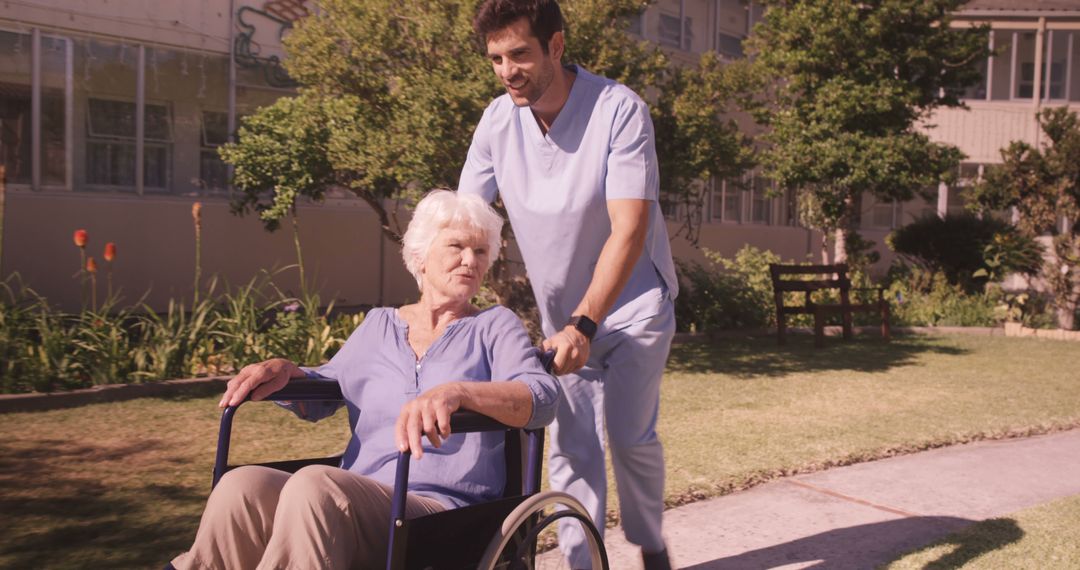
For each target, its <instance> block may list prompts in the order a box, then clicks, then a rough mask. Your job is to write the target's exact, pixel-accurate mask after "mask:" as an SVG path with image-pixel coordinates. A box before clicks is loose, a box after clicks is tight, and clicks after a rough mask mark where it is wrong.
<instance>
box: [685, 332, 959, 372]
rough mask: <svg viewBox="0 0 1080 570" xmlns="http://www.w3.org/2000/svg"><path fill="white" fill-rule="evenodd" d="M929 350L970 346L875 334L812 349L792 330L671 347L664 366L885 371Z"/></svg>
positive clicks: (810, 340) (948, 352) (938, 351)
mask: <svg viewBox="0 0 1080 570" xmlns="http://www.w3.org/2000/svg"><path fill="white" fill-rule="evenodd" d="M927 353H932V354H945V355H950V356H963V355H965V354H968V353H969V351H968V350H966V349H962V348H957V347H955V346H948V345H945V344H943V343H942V342H941V341H940V340H939V339H931V338H926V337H901V338H897V339H893V340H892V341H890V342H886V341H884V340H882V339H880V338H874V337H868V338H855V339H853V340H851V341H843V340H841V339H839V338H836V337H829V338H827V339H826V344H825V347H823V348H814V339H813V337H812V336H810V335H792V336H791V337H789V339H788V344H787V345H786V346H778V345H777V344H776V339H775V337H735V338H719V339H715V340H709V341H704V342H688V343H684V344H679V345H675V346H673V347H672V348H671V358H670V359H668V370H670V371H672V372H691V373H720V374H728V375H731V376H735V377H738V378H754V377H760V376H785V375H788V374H792V373H797V372H820V371H843V370H850V371H856V372H883V371H886V370H889V369H891V368H895V367H898V366H906V365H909V364H911V363H913V362H915V361H916V359H917V357H918V356H919V355H921V354H927Z"/></svg>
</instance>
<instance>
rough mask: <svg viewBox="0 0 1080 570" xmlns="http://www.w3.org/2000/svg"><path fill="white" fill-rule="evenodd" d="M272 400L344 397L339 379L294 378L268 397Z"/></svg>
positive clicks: (313, 399) (316, 399)
mask: <svg viewBox="0 0 1080 570" xmlns="http://www.w3.org/2000/svg"><path fill="white" fill-rule="evenodd" d="M266 399H267V400H268V401H271V402H290V401H292V402H313V401H334V400H342V399H344V398H343V397H342V395H341V386H340V385H338V383H337V380H314V379H311V378H294V379H292V380H290V381H289V383H288V384H286V385H285V387H284V388H282V389H280V390H278V391H277V392H274V393H273V394H270V395H269V396H267V397H266Z"/></svg>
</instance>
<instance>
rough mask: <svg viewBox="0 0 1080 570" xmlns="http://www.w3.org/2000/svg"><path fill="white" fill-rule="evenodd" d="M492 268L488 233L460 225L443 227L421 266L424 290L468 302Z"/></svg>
mask: <svg viewBox="0 0 1080 570" xmlns="http://www.w3.org/2000/svg"><path fill="white" fill-rule="evenodd" d="M489 267H491V258H490V255H489V252H488V241H487V236H485V235H484V234H483V232H480V231H478V230H476V229H473V228H469V227H461V226H449V227H446V228H443V229H442V230H440V231H439V233H438V234H437V235H436V236H435V239H434V241H432V242H431V247H430V248H429V249H428V254H427V257H426V258H424V264H423V267H422V269H421V271H422V275H423V285H424V286H423V293H424V294H425V295H429V294H430V295H436V296H437V297H438V298H440V299H447V300H457V301H461V302H464V303H468V302H469V301H470V300H471V299H472V298H473V297H474V296H476V293H477V291H479V290H480V282H481V280H482V279H483V277H484V274H485V273H487V270H488V268H489Z"/></svg>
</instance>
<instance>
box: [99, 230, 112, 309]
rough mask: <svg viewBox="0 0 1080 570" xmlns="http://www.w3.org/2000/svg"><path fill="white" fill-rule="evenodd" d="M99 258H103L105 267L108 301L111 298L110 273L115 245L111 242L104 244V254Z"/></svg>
mask: <svg viewBox="0 0 1080 570" xmlns="http://www.w3.org/2000/svg"><path fill="white" fill-rule="evenodd" d="M101 256H102V257H103V258H105V263H106V265H105V279H106V280H107V281H108V291H109V296H108V299H112V298H113V288H112V272H113V260H114V259H116V244H115V243H113V242H111V241H110V242H108V243H106V244H105V252H104V253H102V255H101Z"/></svg>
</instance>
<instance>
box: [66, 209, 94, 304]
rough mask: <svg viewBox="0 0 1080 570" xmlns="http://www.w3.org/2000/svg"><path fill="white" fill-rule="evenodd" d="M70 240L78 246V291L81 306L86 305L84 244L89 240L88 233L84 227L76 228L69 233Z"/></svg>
mask: <svg viewBox="0 0 1080 570" xmlns="http://www.w3.org/2000/svg"><path fill="white" fill-rule="evenodd" d="M71 241H73V242H74V243H75V247H77V248H79V272H78V273H77V275H78V276H79V291H80V292H81V296H82V303H83V306H84V307H85V306H86V266H87V261H86V244H87V243H89V241H90V234H89V233H87V231H86V230H84V229H81V228H80V229H77V230H75V233H74V234H72V235H71Z"/></svg>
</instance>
